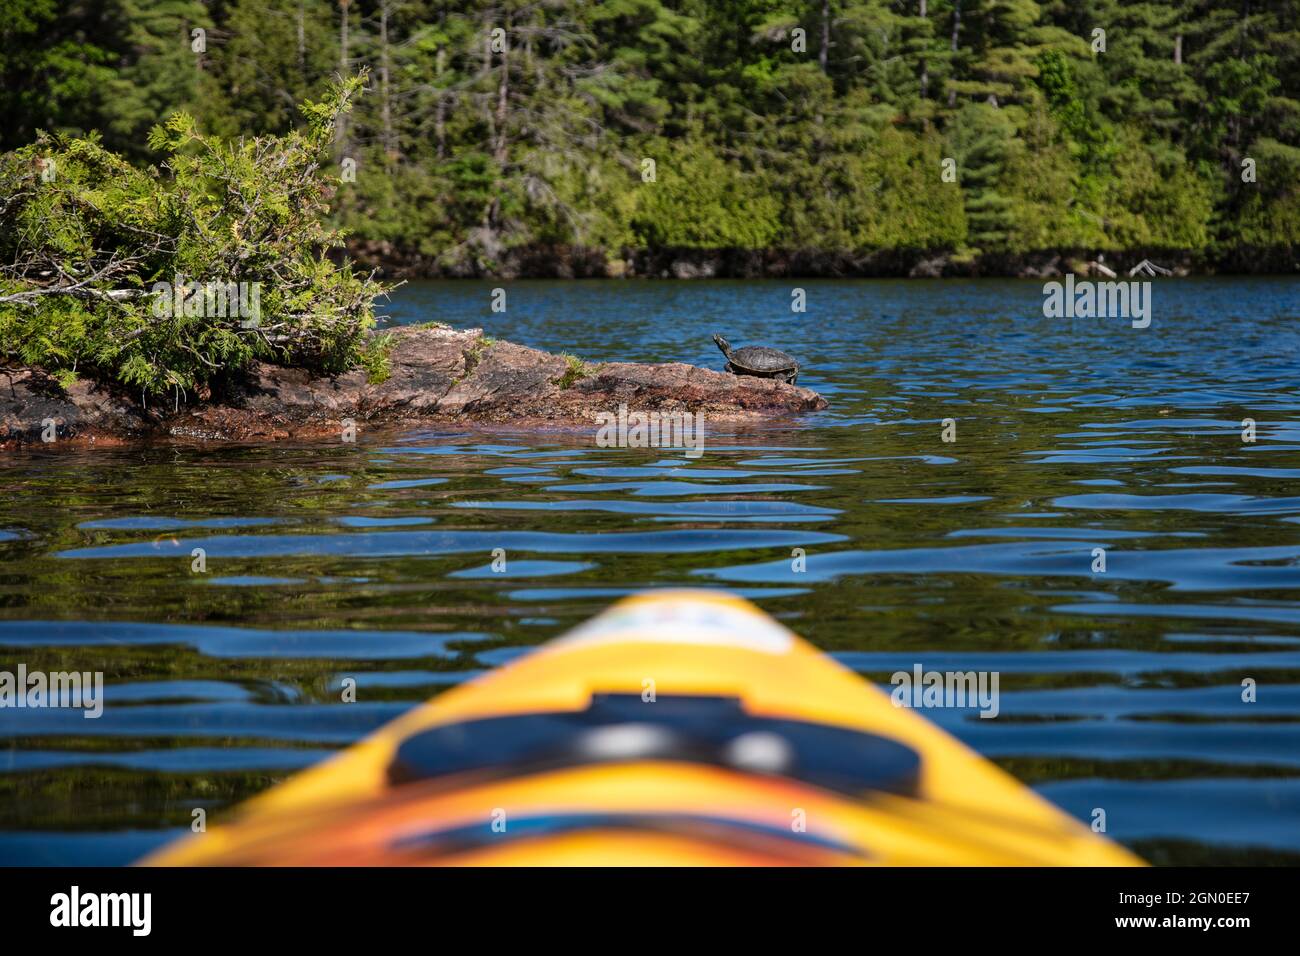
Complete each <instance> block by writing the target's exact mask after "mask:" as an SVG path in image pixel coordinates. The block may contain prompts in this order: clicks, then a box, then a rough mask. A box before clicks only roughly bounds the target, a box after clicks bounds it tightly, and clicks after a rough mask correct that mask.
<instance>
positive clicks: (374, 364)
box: [0, 74, 383, 398]
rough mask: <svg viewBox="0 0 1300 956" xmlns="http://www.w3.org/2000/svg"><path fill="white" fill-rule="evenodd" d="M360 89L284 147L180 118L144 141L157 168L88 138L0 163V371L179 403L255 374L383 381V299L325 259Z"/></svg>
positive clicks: (40, 144)
mask: <svg viewBox="0 0 1300 956" xmlns="http://www.w3.org/2000/svg"><path fill="white" fill-rule="evenodd" d="M363 82H364V74H362V75H360V76H357V77H353V78H351V79H349V80H347V81H344V82H341V83H337V84H335V85H334V86H333V87H332V88H331V91H330V94H329V96H328V97H327V98H326V99H324V100H323V101H322V102H320V103H306V104H304V105H303V107H302V111H303V113H304V115H305V117H306V120H307V122H306V127H305V129H303V130H301V131H294V132H290V133H288V134H286V135H284V136H265V137H255V138H251V139H239V140H236V141H233V142H223V141H221V140H219V139H216V138H214V137H211V136H208V135H205V134H204V133H202V132H200V131H199V129H198V128H197V125H196V124H195V121H194V120H193V119H192V118H191V117H190V116H188V115H187V114H185V113H176V114H174V115H173V116H172V117H170V118H169V119H168V120H167V122H166V123H165V124H164V125H162V126H158V127H155V128H154V130H153V132H152V133H151V134H150V137H149V146H150V148H151V149H153V150H156V151H162V152H163V153H165V155H166V159H165V160H164V162H163V164H162V167H161V169H158V168H150V169H148V170H144V171H141V170H138V169H135V168H133V167H132V166H130V165H129V164H128V163H127V162H126V161H125V160H124V159H122V158H121V157H119V156H117V155H115V154H113V153H111V152H109V151H108V150H106V149H104V148H103V147H102V146H100V144H99V142H98V140H97V138H96V137H94V136H90V137H87V138H84V139H82V138H70V137H63V136H58V135H50V134H46V133H41V134H39V135H38V138H37V140H36V142H34V143H32V144H31V145H29V146H26V147H23V148H21V149H19V150H16V151H14V152H11V153H7V154H5V155H3V156H0V358H3V359H6V360H9V361H17V362H21V363H23V364H25V365H38V366H42V367H44V368H46V369H47V370H49V371H51V372H54V373H56V374H57V373H64V372H78V373H82V374H85V375H88V376H91V377H95V378H101V379H106V380H115V381H118V382H121V383H124V384H126V385H129V386H131V387H133V388H138V389H140V390H141V392H142V393H144V394H146V395H159V394H164V393H173V392H174V393H175V394H176V395H177V397H178V398H179V397H181V396H183V395H185V394H186V393H187V392H190V391H193V390H195V389H197V388H199V387H200V386H203V385H205V384H208V383H210V382H213V381H214V380H216V379H219V378H221V377H227V376H230V375H232V374H234V373H237V372H238V371H239V370H240V369H242V368H244V367H246V366H247V365H248V364H249V363H250V362H252V361H254V360H264V361H271V362H276V363H279V364H283V365H292V366H301V367H306V368H312V369H317V370H320V371H324V372H334V371H342V370H345V369H349V368H355V367H358V366H360V365H365V366H366V367H367V368H368V369H370V371H371V374H372V375H375V374H379V372H380V370H381V367H382V364H383V355H382V349H380V350H379V351H375V346H371V345H369V344H368V340H369V330H370V328H371V327H372V326H373V324H374V313H373V301H374V298H375V296H376V295H377V294H379V292H380V291H381V290H380V288H379V286H378V284H377V283H375V282H374V281H373V280H372V279H371V278H365V277H357V276H355V275H353V273H352V271H351V269H350V268H349V267H348V266H347V265H346V264H344V265H341V266H340V265H336V264H335V263H333V262H331V261H330V260H329V258H327V255H326V253H327V250H328V249H329V248H330V247H332V246H338V245H340V244H341V239H340V237H339V235H338V233H337V232H335V231H334V230H331V229H329V228H327V227H326V226H325V225H324V224H323V221H324V217H325V215H326V214H327V213H328V211H329V205H328V204H329V201H330V199H331V197H332V194H333V189H334V185H333V182H332V180H334V179H335V176H334V175H333V174H332V173H331V174H327V173H326V172H325V169H324V168H323V167H322V166H321V164H320V157H321V156H322V154H323V153H324V152H325V151H326V150H327V149H328V148H329V145H330V142H331V139H332V137H333V132H334V123H335V120H336V118H337V117H338V116H339V115H340V114H341V113H344V112H346V111H347V110H348V109H349V107H350V104H351V101H352V99H353V97H354V96H355V95H356V94H357V92H358V91H359V90H360V88H361V86H362V83H363ZM240 284H242V285H240ZM178 290H179V291H178Z"/></svg>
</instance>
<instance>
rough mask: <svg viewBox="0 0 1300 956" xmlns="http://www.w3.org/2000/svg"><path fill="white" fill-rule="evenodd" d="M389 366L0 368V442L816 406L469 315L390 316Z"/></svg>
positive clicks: (746, 414) (726, 416) (310, 433)
mask: <svg viewBox="0 0 1300 956" xmlns="http://www.w3.org/2000/svg"><path fill="white" fill-rule="evenodd" d="M394 337H395V342H394V346H393V349H392V353H391V360H390V361H391V368H392V372H391V374H390V375H389V377H388V378H387V379H386V380H385V381H383V382H380V383H372V382H370V381H368V380H367V377H366V373H365V372H364V371H361V370H356V371H352V372H348V373H347V374H344V375H336V376H327V375H318V374H314V373H311V372H308V371H305V370H303V369H288V368H282V367H280V366H278V365H270V364H266V363H258V364H255V365H254V366H252V368H250V369H249V370H248V372H247V374H246V375H244V376H242V377H241V379H240V381H239V382H238V384H236V385H234V386H231V387H229V388H227V389H226V390H225V392H224V394H222V395H220V396H218V397H214V398H213V399H211V400H209V401H207V402H203V403H200V404H194V405H182V406H180V407H172V406H170V405H168V404H167V403H166V402H164V403H163V404H162V405H156V404H155V405H149V406H145V405H143V404H142V403H141V402H140V401H139V399H138V397H136V396H131V395H129V394H128V393H127V392H126V391H124V390H123V389H120V388H115V387H111V386H99V385H94V384H91V383H88V382H81V381H79V382H77V383H75V384H74V385H72V386H71V387H70V388H66V389H65V388H64V387H62V386H61V385H60V384H59V383H58V382H56V381H55V380H54V379H53V378H52V377H51V376H49V375H47V374H45V373H44V372H43V371H41V370H40V369H19V370H11V371H7V372H0V445H3V446H8V447H12V446H14V445H17V444H24V443H41V442H42V441H45V442H48V441H50V440H51V439H52V438H53V439H56V440H57V441H58V442H60V443H62V442H64V441H69V440H70V441H72V442H74V443H86V442H98V443H108V444H120V443H123V442H127V441H136V440H143V439H158V438H162V439H171V440H181V441H248V440H263V439H288V438H312V437H317V436H321V435H326V434H330V433H338V432H339V431H340V430H341V429H344V428H346V427H347V426H348V423H349V422H351V423H354V424H355V425H356V426H357V427H358V428H363V427H368V428H375V427H401V426H413V427H414V426H422V425H430V424H491V425H502V426H515V427H548V426H549V427H555V428H590V427H593V425H594V423H595V420H596V415H597V414H598V413H601V412H616V411H617V409H618V406H619V405H620V404H625V405H627V407H628V408H629V410H631V411H639V412H652V411H658V412H673V411H681V412H687V411H689V412H695V413H702V414H703V415H704V416H705V417H706V419H708V420H711V421H715V422H736V423H739V422H744V421H754V420H759V419H765V418H778V417H784V416H789V415H793V414H797V413H799V412H806V411H814V410H817V409H821V408H825V407H826V401H825V400H824V399H823V398H822V397H821V396H820V395H818V394H817V393H816V392H813V391H811V390H809V389H806V388H799V387H797V386H794V385H787V384H785V383H783V382H776V381H772V380H770V379H761V378H752V377H744V376H737V375H731V374H728V373H723V372H713V371H710V370H708V369H703V368H697V367H696V366H693V365H685V364H682V363H678V362H673V363H668V364H659V365H639V364H634V363H629V362H609V363H605V364H602V365H591V366H588V365H585V364H584V363H581V362H579V361H578V360H576V359H573V358H570V357H567V356H562V355H552V354H550V353H548V352H542V351H539V350H537V349H531V348H526V347H524V346H522V345H515V344H512V343H510V342H494V341H492V340H491V339H489V338H487V337H486V336H484V335H483V333H482V330H480V329H469V330H454V329H450V328H446V327H443V326H419V327H408V328H402V329H398V330H396V331H395V332H394Z"/></svg>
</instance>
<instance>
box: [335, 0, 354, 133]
mask: <svg viewBox="0 0 1300 956" xmlns="http://www.w3.org/2000/svg"><path fill="white" fill-rule="evenodd" d="M351 5H352V0H339V11H340V12H341V13H342V14H343V16H342V18H341V20H340V21H339V75H340V76H347V75H348V7H350V6H351ZM347 139H348V119H347V114H346V113H341V114H339V131H338V137H337V142H338V147H339V155H340V156H342V155H344V153H346V152H347Z"/></svg>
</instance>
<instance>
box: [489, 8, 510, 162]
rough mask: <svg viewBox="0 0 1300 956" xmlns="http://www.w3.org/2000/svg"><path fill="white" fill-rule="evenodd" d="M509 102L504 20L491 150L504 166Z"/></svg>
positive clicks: (508, 27) (508, 66)
mask: <svg viewBox="0 0 1300 956" xmlns="http://www.w3.org/2000/svg"><path fill="white" fill-rule="evenodd" d="M509 102H510V22H509V21H508V20H507V21H506V44H505V49H504V50H503V51H502V53H501V77H500V79H499V80H498V81H497V108H496V116H495V122H496V134H497V135H496V144H495V147H494V149H493V151H492V156H493V159H495V160H496V162H497V165H498V166H504V165H505V162H506V156H507V155H508V152H509V146H510V144H509V140H508V139H507V138H506V116H507V115H508V113H507V108H508V106H509Z"/></svg>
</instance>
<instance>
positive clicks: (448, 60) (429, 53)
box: [0, 0, 1300, 276]
mask: <svg viewBox="0 0 1300 956" xmlns="http://www.w3.org/2000/svg"><path fill="white" fill-rule="evenodd" d="M363 71H364V72H365V74H366V87H367V88H366V90H365V92H364V94H363V95H362V96H361V97H360V98H359V100H358V101H357V102H356V104H355V107H354V109H353V110H352V112H351V113H350V114H347V115H346V116H345V117H344V119H343V120H341V121H340V122H339V124H338V127H337V129H336V130H334V133H333V139H332V142H331V143H329V144H328V147H327V153H328V155H326V156H325V157H323V158H322V162H323V163H325V164H328V165H331V166H334V167H336V168H337V177H336V179H337V183H336V187H337V188H336V191H335V194H334V196H333V199H332V202H331V203H330V204H329V211H328V215H329V216H330V217H331V225H333V226H337V227H339V228H341V229H342V230H343V231H344V234H345V235H346V236H347V237H348V239H347V245H348V249H349V250H350V252H351V253H352V255H353V256H354V257H356V258H358V259H359V260H361V261H362V262H368V263H372V264H377V265H380V266H382V267H384V268H385V269H386V270H388V271H389V272H390V273H391V274H406V275H450V276H461V275H506V276H509V275H624V274H663V273H664V272H665V271H667V272H669V274H679V275H685V274H696V273H695V272H693V271H692V270H697V269H698V270H700V271H701V274H715V273H716V274H726V273H732V274H736V273H741V274H759V273H767V274H899V275H907V274H938V273H941V272H946V273H958V274H1011V275H1015V274H1024V273H1025V272H1026V271H1027V270H1032V269H1034V268H1036V265H1035V264H1036V263H1037V264H1041V263H1042V262H1044V261H1047V259H1048V258H1050V257H1053V256H1055V257H1061V256H1064V257H1067V258H1068V257H1070V256H1080V257H1086V258H1094V257H1096V256H1109V257H1110V261H1117V260H1122V261H1124V262H1127V261H1128V260H1129V259H1132V260H1137V259H1140V258H1143V257H1151V258H1153V259H1155V260H1156V261H1161V262H1164V263H1165V264H1166V265H1181V266H1183V267H1184V268H1188V269H1193V270H1204V271H1225V272H1231V271H1266V270H1267V271H1283V272H1290V271H1294V270H1295V268H1296V262H1297V260H1296V251H1297V246H1298V245H1300V101H1298V99H1297V90H1298V89H1300V0H1272V2H1262V0H1218V2H1207V0H1153V2H1125V0H1089V2H1077V0H1051V2H1035V0H897V2H887V0H811V2H787V0H606V2H580V0H481V2H480V0H463V2H456V3H448V2H438V0H335V2H329V0H208V2H201V0H68V2H61V0H0V77H2V82H0V112H2V114H3V116H4V122H3V125H2V128H0V150H5V151H8V150H15V149H17V148H19V147H24V146H27V145H29V144H31V143H33V142H34V141H35V140H36V139H37V137H38V132H40V131H44V132H45V133H47V134H49V135H51V136H55V137H86V136H90V137H91V138H92V140H93V139H94V138H95V137H98V141H99V144H100V145H101V146H102V147H103V148H105V149H106V150H108V151H110V152H113V153H117V154H120V155H121V156H122V157H124V158H125V159H126V160H127V162H129V163H130V164H131V165H132V166H133V167H136V168H138V169H142V170H148V169H150V168H151V167H154V166H155V165H156V164H158V163H159V162H160V157H159V155H158V154H157V153H156V152H155V150H156V148H157V143H156V142H154V141H151V139H150V130H151V129H152V128H154V127H155V126H157V125H159V124H164V123H166V122H167V120H168V118H169V117H170V116H172V115H173V114H174V113H176V112H177V111H184V113H185V114H186V115H187V116H189V117H192V118H193V121H194V123H195V124H196V128H197V130H198V131H200V132H201V134H203V135H211V136H214V137H219V138H224V139H227V140H234V139H236V138H238V137H253V136H261V135H284V134H287V133H289V132H292V131H294V130H296V129H302V128H305V126H306V125H307V123H308V121H309V119H310V118H309V117H305V116H304V115H303V113H302V112H300V111H299V109H298V107H297V104H299V103H302V102H304V101H312V100H318V99H320V98H321V97H323V96H325V95H326V93H327V90H328V89H329V87H330V84H331V82H336V81H337V80H338V79H339V78H340V77H342V78H347V77H351V76H356V75H358V74H359V73H361V72H363ZM672 270H676V271H672Z"/></svg>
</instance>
